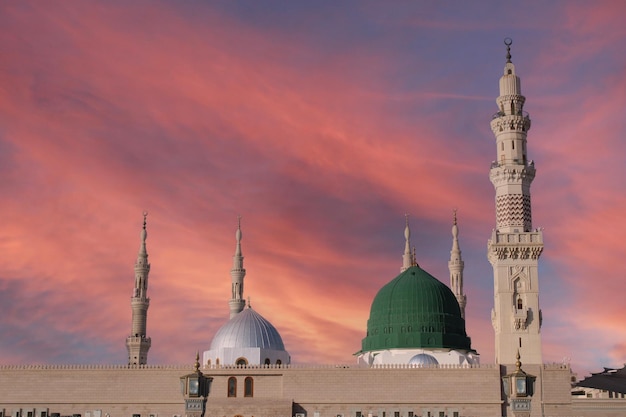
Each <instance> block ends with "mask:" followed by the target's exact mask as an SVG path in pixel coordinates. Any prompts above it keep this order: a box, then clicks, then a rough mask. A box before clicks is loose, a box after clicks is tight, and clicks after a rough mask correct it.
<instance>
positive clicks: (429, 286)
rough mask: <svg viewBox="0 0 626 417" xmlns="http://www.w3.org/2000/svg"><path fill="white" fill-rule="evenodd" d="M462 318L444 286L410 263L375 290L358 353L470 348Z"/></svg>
mask: <svg viewBox="0 0 626 417" xmlns="http://www.w3.org/2000/svg"><path fill="white" fill-rule="evenodd" d="M470 345H471V342H470V338H469V337H467V334H466V333H465V320H464V319H463V318H462V317H461V309H460V308H459V303H458V301H457V300H456V297H455V296H454V294H453V293H452V291H451V290H450V288H448V287H447V286H446V285H444V284H443V283H441V282H440V281H438V280H437V279H436V278H435V277H433V276H432V275H430V274H429V273H428V272H426V271H424V270H423V269H421V268H420V267H419V266H411V267H410V268H408V269H407V270H405V271H404V272H402V273H401V274H400V275H398V276H397V277H396V278H395V279H393V280H392V281H391V282H390V283H388V284H387V285H385V286H384V287H383V288H381V289H380V291H378V294H376V297H375V298H374V301H373V302H372V308H371V310H370V318H369V320H368V321H367V336H366V337H365V338H364V339H363V343H362V350H361V352H369V351H373V350H384V349H411V348H426V349H429V348H432V349H437V348H447V349H456V350H468V351H471V350H472V348H471V346H470Z"/></svg>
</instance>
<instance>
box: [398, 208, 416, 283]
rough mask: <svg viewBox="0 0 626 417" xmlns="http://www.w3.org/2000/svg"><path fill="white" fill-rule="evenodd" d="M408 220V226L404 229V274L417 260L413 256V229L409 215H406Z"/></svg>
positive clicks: (401, 269) (401, 270) (402, 270)
mask: <svg viewBox="0 0 626 417" xmlns="http://www.w3.org/2000/svg"><path fill="white" fill-rule="evenodd" d="M404 217H405V219H406V225H405V227H404V240H405V244H404V254H403V255H402V268H400V272H404V271H406V270H407V269H409V268H410V267H411V266H413V264H414V262H415V260H414V259H413V255H412V254H411V229H409V215H408V214H405V215H404Z"/></svg>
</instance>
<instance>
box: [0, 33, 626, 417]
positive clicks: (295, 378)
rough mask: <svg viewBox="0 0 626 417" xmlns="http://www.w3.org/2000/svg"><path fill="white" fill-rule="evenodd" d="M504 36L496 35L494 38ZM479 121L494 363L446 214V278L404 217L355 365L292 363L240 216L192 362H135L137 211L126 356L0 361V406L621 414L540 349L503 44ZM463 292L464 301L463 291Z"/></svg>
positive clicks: (3, 416)
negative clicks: (255, 300) (218, 322)
mask: <svg viewBox="0 0 626 417" xmlns="http://www.w3.org/2000/svg"><path fill="white" fill-rule="evenodd" d="M505 43H506V42H505ZM496 102H497V105H498V111H497V113H496V114H495V115H494V116H493V118H492V121H491V128H492V130H493V133H494V135H495V139H496V141H495V142H496V148H497V159H496V161H494V162H493V163H492V167H491V170H490V179H491V181H492V183H493V185H494V188H495V193H496V198H495V201H496V228H495V229H494V230H493V232H492V235H491V238H490V239H489V242H488V259H489V261H490V262H491V264H492V266H493V271H494V272H493V273H494V307H493V310H492V314H491V316H492V317H491V318H492V324H493V327H494V332H495V345H496V358H495V363H492V364H484V363H481V362H480V359H479V358H480V356H479V353H478V352H477V351H476V350H474V349H473V348H472V344H471V338H470V336H469V335H468V332H467V329H466V325H465V307H466V304H467V302H468V300H467V297H466V296H465V294H464V292H463V268H464V262H463V259H462V257H461V249H460V244H459V227H458V224H457V220H456V214H455V217H454V222H453V225H452V249H451V251H450V261H449V262H448V267H449V271H450V285H449V286H448V285H445V284H444V283H442V282H441V281H439V280H438V279H437V278H435V277H434V276H432V275H431V274H429V273H428V272H427V271H425V270H423V269H422V268H421V267H420V266H419V264H418V262H417V259H416V256H415V253H414V252H412V251H411V244H410V237H411V233H410V228H409V222H408V219H407V221H406V226H405V231H404V238H405V239H404V240H405V242H404V243H405V248H404V253H403V255H402V265H401V268H400V273H399V275H397V276H396V277H395V278H393V279H392V280H390V281H389V282H388V283H387V284H386V285H384V286H383V287H382V288H381V289H380V290H379V291H378V293H377V294H376V296H375V297H374V299H373V301H372V305H371V309H370V315H369V319H368V321H367V324H366V328H365V329H364V330H365V337H364V338H363V339H362V341H361V349H360V350H359V351H358V352H357V354H356V360H355V364H354V365H349V366H337V365H306V366H305V365H296V364H292V363H291V356H290V354H289V352H288V351H287V349H286V347H285V345H284V343H283V340H282V338H281V336H280V333H279V331H278V329H276V327H274V326H273V325H272V324H271V322H270V321H269V320H268V319H266V318H265V317H263V316H262V315H261V314H260V313H259V312H257V311H256V310H255V309H253V308H252V306H251V305H250V302H249V301H248V302H247V303H246V300H245V296H244V294H245V293H244V278H245V274H246V270H245V269H244V263H243V260H244V257H243V253H242V247H241V242H242V230H241V223H239V226H238V227H237V229H236V232H235V242H236V246H235V254H234V256H233V267H232V270H231V284H232V287H231V295H230V301H229V303H228V304H229V312H230V318H229V320H227V321H226V322H225V323H224V325H223V326H222V327H221V328H220V329H219V330H218V331H217V332H216V334H215V335H214V337H213V340H212V342H211V345H210V346H208V349H207V350H206V351H204V352H202V354H201V355H200V354H198V356H197V358H196V362H195V364H194V365H193V366H191V365H187V366H168V365H148V352H149V349H150V346H151V339H150V337H148V335H147V334H146V327H147V326H146V323H147V312H148V307H149V304H150V299H149V298H148V296H147V290H148V277H149V272H150V264H149V263H148V253H147V250H146V238H147V231H146V223H145V216H144V225H143V229H142V231H141V245H140V249H139V252H138V257H137V262H136V264H135V285H134V290H133V295H132V297H131V311H132V321H131V331H130V334H129V336H128V338H127V340H126V346H127V349H128V363H127V364H125V365H112V366H102V365H93V366H71V365H30V366H28V365H27V366H12V365H2V366H0V417H63V416H73V417H182V416H183V415H185V416H189V417H204V416H206V417H209V416H215V417H264V416H265V417H282V416H284V417H470V416H475V417H478V416H480V417H496V416H518V417H531V416H532V417H535V416H561V417H571V416H621V415H626V407H625V406H624V405H622V402H619V403H618V402H613V403H601V404H598V403H589V402H585V400H578V399H573V397H572V395H571V378H572V373H571V370H570V369H569V366H568V365H567V364H544V363H543V362H542V356H541V337H540V329H541V322H542V314H541V310H540V306H539V277H538V268H537V266H538V260H539V257H540V255H541V253H542V250H543V234H542V231H541V230H539V229H534V228H533V226H532V219H531V201H530V184H531V182H532V180H533V178H534V176H535V166H534V163H533V161H532V160H529V159H528V158H527V133H528V130H529V129H530V125H531V124H530V117H529V115H528V113H526V112H525V111H524V103H525V98H524V96H522V94H521V81H520V78H519V76H518V75H517V74H516V71H515V66H514V65H513V63H512V61H511V55H510V42H508V43H507V60H506V63H505V67H504V74H503V76H502V77H501V79H500V95H499V97H498V98H497V100H496ZM470 301H471V300H470Z"/></svg>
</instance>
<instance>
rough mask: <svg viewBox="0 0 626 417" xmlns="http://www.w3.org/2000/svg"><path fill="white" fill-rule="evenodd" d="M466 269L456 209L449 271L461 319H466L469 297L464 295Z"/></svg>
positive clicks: (451, 286)
mask: <svg viewBox="0 0 626 417" xmlns="http://www.w3.org/2000/svg"><path fill="white" fill-rule="evenodd" d="M464 267H465V264H464V262H463V258H461V248H460V246H459V227H458V226H457V219H456V209H454V222H453V224H452V250H451V251H450V261H449V262H448V270H449V271H450V288H451V289H452V292H453V293H454V296H455V297H456V299H457V301H458V302H459V307H460V309H461V317H463V318H465V305H466V304H467V297H466V295H465V294H463V269H464Z"/></svg>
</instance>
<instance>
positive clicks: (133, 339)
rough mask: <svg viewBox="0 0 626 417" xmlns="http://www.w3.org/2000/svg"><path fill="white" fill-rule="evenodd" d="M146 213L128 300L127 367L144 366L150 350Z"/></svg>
mask: <svg viewBox="0 0 626 417" xmlns="http://www.w3.org/2000/svg"><path fill="white" fill-rule="evenodd" d="M147 216H148V213H146V212H144V213H143V229H142V230H141V246H140V247H139V253H138V254H137V262H135V289H134V290H133V296H132V298H131V299H130V306H131V308H132V310H133V320H132V327H131V332H130V336H128V337H127V338H126V348H127V349H128V364H129V365H145V364H146V363H148V350H150V343H151V340H150V338H149V337H147V336H146V321H147V319H148V307H149V306H150V299H149V298H148V295H147V292H148V274H149V273H150V264H149V263H148V252H147V251H146V238H147V237H148V232H147V231H146V217H147Z"/></svg>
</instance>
